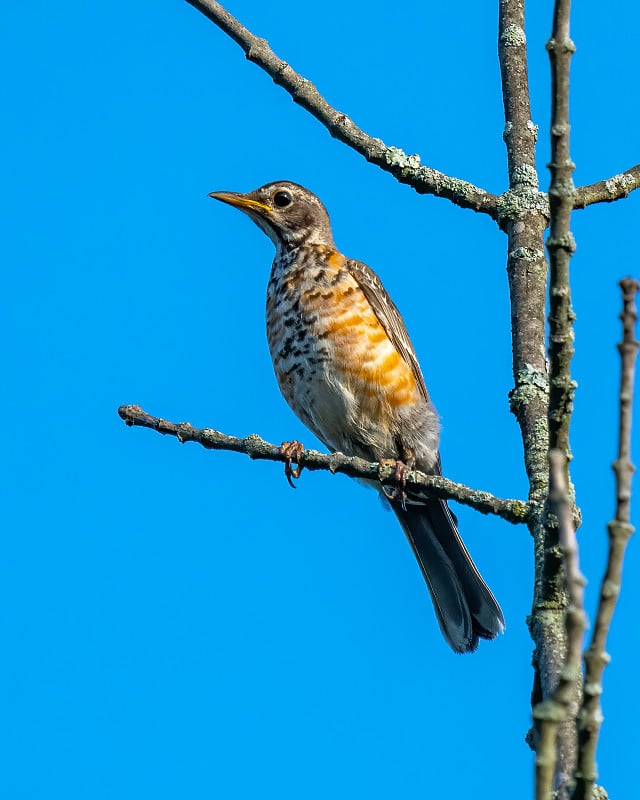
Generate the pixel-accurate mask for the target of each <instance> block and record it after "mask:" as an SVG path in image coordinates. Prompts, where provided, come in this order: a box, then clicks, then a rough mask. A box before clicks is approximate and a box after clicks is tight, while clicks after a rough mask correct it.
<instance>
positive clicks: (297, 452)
mask: <svg viewBox="0 0 640 800" xmlns="http://www.w3.org/2000/svg"><path fill="white" fill-rule="evenodd" d="M280 452H281V453H282V455H283V456H284V457H285V458H286V461H285V462H284V474H285V475H286V476H287V480H288V481H289V486H290V487H291V488H292V489H295V488H296V485H295V483H294V482H293V479H294V478H296V479H297V478H299V477H300V473H301V472H302V470H303V467H302V466H301V465H300V457H301V456H302V454H303V453H304V445H302V444H300V442H299V441H298V440H297V439H293V441H291V442H283V443H282V444H281V445H280ZM294 464H295V465H296V466H295V467H294V466H293V465H294Z"/></svg>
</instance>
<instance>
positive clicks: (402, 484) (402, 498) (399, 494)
mask: <svg viewBox="0 0 640 800" xmlns="http://www.w3.org/2000/svg"><path fill="white" fill-rule="evenodd" d="M380 467H393V470H394V476H393V477H394V478H395V480H396V481H397V486H387V487H386V489H387V491H385V495H386V496H387V498H388V499H389V500H395V501H396V502H399V503H400V505H401V507H402V510H403V511H406V510H407V492H406V487H407V475H408V474H409V470H410V469H411V466H410V465H408V464H405V462H404V461H401V460H400V459H399V458H386V459H384V460H382V461H381V462H380Z"/></svg>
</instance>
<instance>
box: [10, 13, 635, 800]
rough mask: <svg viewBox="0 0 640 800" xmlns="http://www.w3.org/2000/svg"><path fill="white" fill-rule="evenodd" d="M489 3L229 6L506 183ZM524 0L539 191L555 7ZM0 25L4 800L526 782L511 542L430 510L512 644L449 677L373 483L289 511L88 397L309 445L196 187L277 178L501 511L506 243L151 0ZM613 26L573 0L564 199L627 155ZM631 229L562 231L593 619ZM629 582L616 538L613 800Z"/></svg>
mask: <svg viewBox="0 0 640 800" xmlns="http://www.w3.org/2000/svg"><path fill="white" fill-rule="evenodd" d="M493 5H494V4H484V3H473V2H467V1H466V0H461V2H460V3H458V4H457V9H456V11H455V13H454V11H452V10H451V9H450V8H448V7H447V5H446V4H424V5H422V4H409V3H407V4H402V3H401V4H396V5H395V6H394V7H393V9H392V10H391V9H390V8H389V7H388V4H384V3H380V2H377V0H376V1H374V2H369V3H367V4H366V5H365V4H361V3H355V2H354V3H350V4H345V3H343V2H342V3H339V2H334V0H328V1H327V2H326V3H323V4H322V13H319V11H318V9H319V8H320V6H319V5H317V4H312V5H309V6H306V5H305V4H301V3H299V2H296V0H280V2H279V3H277V4H271V3H256V2H251V1H250V0H249V1H248V2H244V3H242V2H234V3H233V4H232V5H230V10H231V11H232V12H233V13H235V14H236V15H238V16H239V17H240V18H241V20H242V21H243V22H244V23H245V24H246V25H247V26H248V27H250V28H251V29H252V30H253V31H254V32H255V33H256V34H258V35H261V36H264V37H266V38H267V39H268V40H269V42H270V43H271V45H272V47H273V48H274V49H275V51H276V52H277V53H278V54H280V55H281V56H282V57H283V58H285V59H287V60H288V61H290V63H291V64H292V66H294V68H296V69H297V70H299V71H300V72H302V73H303V74H304V75H305V76H307V77H308V78H310V79H311V80H312V81H314V82H315V83H316V84H317V86H318V88H319V89H320V91H322V92H323V93H324V94H325V95H326V97H327V99H328V100H329V101H330V102H331V103H333V104H334V105H335V106H337V107H338V108H340V109H341V110H343V111H344V112H346V113H347V114H349V115H350V116H351V117H352V118H353V119H354V120H355V121H356V122H357V123H358V124H359V125H361V126H362V127H363V128H364V129H365V130H366V131H367V132H368V133H370V134H372V135H375V136H379V137H380V138H382V139H383V140H384V141H385V142H386V143H387V144H390V145H394V146H397V147H401V148H403V149H404V150H405V151H406V152H419V153H420V154H421V157H422V160H423V162H424V163H426V164H429V165H430V166H433V167H436V168H438V169H441V170H443V171H445V172H449V173H451V174H453V175H456V176H458V177H464V178H466V179H468V180H471V181H473V182H474V183H476V184H478V185H480V186H483V187H485V188H486V189H488V190H490V191H493V192H496V193H499V192H501V191H503V190H504V188H505V181H506V170H505V159H504V145H503V142H502V139H501V136H502V129H503V118H502V106H501V99H500V94H499V71H498V62H497V55H496V11H495V10H494V9H493ZM529 5H530V7H531V10H530V17H529V20H528V30H527V34H528V42H529V52H530V68H531V83H532V94H533V116H534V121H535V122H537V123H538V124H539V126H540V147H539V150H538V164H539V168H540V173H541V182H542V186H543V187H546V185H547V183H548V177H547V171H546V169H545V164H546V162H547V161H548V157H549V156H548V153H549V149H548V136H547V128H548V108H549V100H548V84H549V78H548V72H549V71H548V62H547V56H546V53H545V50H544V43H545V41H546V39H547V38H548V35H549V31H550V12H551V3H530V4H529ZM489 7H491V9H492V10H489ZM599 11H600V13H598V12H599ZM618 15H619V16H624V24H623V25H621V24H620V21H619V19H618V18H617V16H618ZM1 16H2V21H1V24H0V60H1V61H2V67H3V75H4V76H5V80H4V81H3V85H2V87H1V88H0V93H1V95H2V108H3V111H4V122H3V125H2V126H1V128H0V145H1V146H2V151H3V154H4V158H3V159H2V160H1V162H0V170H1V176H0V177H1V180H2V184H3V186H4V191H3V192H2V196H1V197H0V204H1V205H2V218H3V223H4V224H3V226H2V228H3V232H2V250H3V262H4V269H3V271H2V296H3V306H4V309H3V314H2V322H1V324H2V326H3V342H4V344H5V347H4V356H3V360H4V365H5V366H4V376H5V382H4V392H3V404H2V405H3V419H4V422H5V432H4V444H5V457H4V458H3V461H2V467H1V469H2V473H3V474H2V479H1V481H0V486H1V487H2V492H3V494H4V501H3V504H2V506H3V516H4V520H3V521H4V525H3V530H4V536H3V555H2V559H1V561H0V640H1V641H2V643H3V657H2V659H1V660H0V687H1V688H0V694H1V698H0V705H1V707H2V717H3V725H2V728H1V732H0V738H1V739H2V741H1V742H0V751H1V752H2V754H3V759H2V760H3V762H4V763H3V767H2V770H0V789H1V793H2V796H3V797H7V798H11V800H27V799H28V800H32V799H35V798H43V797H47V798H58V797H61V798H62V797H64V798H66V800H76V798H87V797H91V798H93V799H94V800H102V798H119V800H128V799H129V798H132V799H133V798H140V797H154V798H158V799H160V798H175V797H189V798H205V797H206V798H211V797H220V798H240V799H242V798H254V797H274V798H275V797H277V798H279V800H287V799H288V798H299V797H305V798H320V797H323V798H324V797H326V796H329V795H330V796H332V797H335V798H352V797H363V798H365V797H366V798H372V799H374V800H377V799H378V798H380V799H382V798H391V797H403V798H413V797H416V798H418V797H425V796H426V795H430V796H439V795H442V794H446V796H448V797H453V798H457V797H460V798H462V797H466V796H468V793H469V791H470V790H471V789H476V790H479V791H480V792H481V794H486V795H488V794H489V792H491V794H492V796H494V797H504V798H506V797H513V787H514V786H517V787H518V791H517V794H518V795H522V796H527V794H530V793H531V784H532V781H531V775H532V758H531V754H530V752H529V751H528V749H527V747H526V745H525V743H524V735H525V733H526V730H527V728H528V725H529V715H530V711H529V705H528V698H529V691H530V684H531V677H532V676H531V668H530V657H531V647H532V645H531V641H530V639H529V637H528V633H527V629H526V625H525V618H526V615H527V613H528V611H529V609H530V603H531V575H532V553H531V543H530V540H529V537H528V534H527V532H526V530H525V529H524V528H513V527H510V526H509V525H507V524H506V523H503V522H501V521H499V520H495V519H491V518H486V517H482V516H479V515H477V514H475V513H473V512H471V511H469V510H467V509H464V508H461V509H459V518H460V526H461V531H462V533H463V535H464V538H465V541H466V542H467V545H468V546H469V548H470V550H471V552H472V553H473V555H474V558H475V560H476V561H477V563H478V565H479V567H480V569H481V570H482V572H483V575H484V576H485V578H486V580H487V582H488V583H489V584H490V585H491V587H492V589H493V590H494V592H495V594H496V596H497V597H498V599H499V600H500V602H501V604H502V607H503V609H504V612H505V616H506V619H507V631H506V634H505V635H504V636H502V637H500V639H499V640H497V641H495V642H492V643H483V644H482V645H481V647H480V649H479V651H478V652H477V653H475V654H474V655H472V656H466V657H456V656H454V655H453V654H452V653H451V652H450V651H449V650H448V648H447V647H446V645H445V643H444V642H443V640H442V638H441V636H440V634H439V631H438V629H437V625H436V622H435V619H434V615H433V612H432V609H431V604H430V601H429V597H428V594H427V591H426V589H425V587H424V584H423V582H422V578H421V576H420V573H419V570H418V569H417V567H416V564H415V563H414V561H413V559H412V557H411V554H410V551H409V548H408V546H407V545H406V543H405V541H404V539H403V536H402V534H401V531H400V529H399V527H398V525H397V523H396V521H395V519H394V518H393V517H392V515H391V514H388V513H385V511H384V510H383V508H382V507H381V506H380V504H379V503H378V502H377V500H376V498H375V496H374V494H373V493H372V492H367V491H365V490H363V489H361V488H360V487H359V486H357V485H355V484H354V483H353V482H350V481H348V480H347V479H346V478H343V477H331V476H329V475H324V474H309V473H307V474H304V475H303V477H302V479H301V480H300V482H299V485H298V489H297V491H295V492H294V491H291V489H289V487H288V486H287V483H286V481H285V479H284V477H283V475H282V471H281V468H280V467H279V466H276V465H272V464H265V463H251V462H250V461H249V460H248V459H247V458H245V457H243V456H239V455H233V454H223V453H216V454H214V453H209V452H205V451H204V450H202V449H201V448H198V447H196V446H193V445H185V446H179V445H178V443H177V442H176V441H175V440H173V439H169V438H163V437H160V436H158V435H156V434H154V433H152V432H150V431H144V430H130V429H127V428H125V426H124V425H123V424H122V423H121V421H120V420H119V418H118V416H117V413H116V409H117V407H118V406H119V405H120V404H121V403H138V404H140V405H142V406H143V407H144V408H145V409H146V410H147V411H149V412H150V413H152V414H156V415H158V416H163V417H166V418H168V419H172V420H175V421H182V420H189V421H190V422H192V423H193V424H194V425H197V426H211V427H215V428H217V429H219V430H222V431H225V432H227V433H231V434H234V435H246V434H248V433H251V432H257V433H259V434H261V435H262V436H264V437H265V438H267V439H269V440H271V441H274V442H280V441H283V440H285V439H291V438H293V437H297V438H299V439H301V440H302V441H303V442H305V443H306V444H307V445H308V446H314V447H316V446H318V443H317V442H316V441H315V440H314V438H313V436H312V435H311V434H310V433H308V432H307V431H305V430H304V429H303V427H302V425H301V423H299V422H298V421H297V419H296V418H295V417H294V416H293V414H292V413H291V412H290V411H289V410H288V409H287V407H286V405H285V403H284V401H283V400H282V399H281V398H280V396H279V393H278V390H277V387H276V383H275V379H274V378H273V375H272V371H271V364H270V361H269V356H268V351H267V347H266V341H265V335H264V292H265V286H266V280H267V276H268V271H269V266H270V263H271V258H272V245H271V243H270V242H269V241H268V240H267V238H266V237H264V235H263V234H262V233H261V232H260V231H259V230H258V229H257V228H255V227H254V226H252V225H251V223H250V222H249V221H248V220H247V219H246V218H244V217H243V216H242V215H241V214H238V213H235V212H233V211H232V210H231V209H227V208H224V207H223V206H221V205H219V204H215V203H213V202H212V201H211V200H209V199H208V198H207V197H206V195H207V193H208V192H210V191H212V190H215V189H229V190H240V191H246V190H249V189H252V188H255V187H256V186H258V185H261V184H262V183H265V182H267V181H269V180H274V179H277V178H289V179H292V180H295V181H298V182H300V183H303V184H305V185H307V186H308V187H309V188H311V189H312V190H313V191H315V192H316V193H317V194H318V195H319V196H320V197H321V198H322V199H323V200H324V202H325V204H326V206H327V207H328V209H329V212H330V214H331V217H332V220H333V224H334V233H335V237H336V241H337V243H338V245H339V246H340V248H341V249H342V250H343V251H344V252H346V253H348V254H349V255H351V256H354V257H356V258H360V259H361V260H364V261H366V262H367V263H369V264H370V265H371V266H372V267H373V268H374V269H376V271H377V272H378V273H379V274H380V275H381V277H382V279H383V280H384V282H385V285H386V286H387V288H388V290H389V291H390V293H391V294H392V296H393V298H394V300H395V301H396V303H397V305H398V306H399V307H400V309H401V310H402V312H403V314H404V316H405V319H406V322H407V325H408V328H409V330H410V332H411V335H412V338H413V341H414V344H415V347H416V349H417V352H418V355H419V357H420V360H421V363H422V367H423V371H424V373H425V378H426V381H427V384H428V386H429V388H430V391H431V394H432V396H433V398H434V401H435V403H436V405H437V407H438V409H439V412H440V414H441V416H442V420H443V436H442V456H443V463H444V468H445V473H446V474H447V475H448V476H449V477H451V478H453V479H455V480H458V481H461V482H464V483H467V484H469V485H472V486H476V487H479V488H483V489H487V490H490V491H493V492H495V493H496V494H498V495H500V496H504V497H524V496H525V494H526V486H525V480H524V470H523V467H522V458H521V449H520V444H519V434H518V430H517V426H516V424H515V420H514V418H513V417H512V416H511V415H510V413H509V409H508V402H507V393H508V391H509V389H510V388H511V385H512V378H511V362H510V354H511V345H510V338H509V332H508V322H509V308H508V294H507V282H506V274H505V244H506V242H505V238H504V236H503V234H501V233H500V232H499V231H497V229H496V227H495V225H494V224H493V223H492V222H491V221H490V220H489V219H488V218H485V217H483V216H480V215H474V214H473V213H471V212H468V211H461V210H459V209H457V208H455V207H453V206H452V205H450V204H449V203H448V202H446V201H444V200H439V199H437V198H431V197H419V196H418V195H416V194H415V193H414V192H413V191H412V190H410V189H408V188H407V187H403V186H400V185H398V184H396V183H395V181H394V180H393V178H391V177H390V176H389V175H386V174H383V173H382V172H380V171H379V170H378V169H377V168H375V167H372V166H369V165H367V164H366V162H365V161H364V160H363V159H362V158H361V157H360V156H358V155H356V154H354V153H352V152H351V151H349V150H348V149H347V148H346V147H344V146H343V145H341V144H340V143H338V142H336V141H334V140H332V139H331V138H330V137H329V135H328V134H327V132H326V131H325V130H324V129H323V128H321V127H320V125H319V124H318V123H316V122H315V121H314V120H313V119H311V118H310V117H309V116H308V115H307V114H306V113H305V112H303V111H302V110H301V109H300V108H298V107H297V106H296V105H294V104H293V103H292V102H291V100H290V98H289V97H288V96H287V95H286V94H285V93H284V92H283V91H282V90H280V89H279V88H277V87H276V86H274V85H273V83H272V82H271V80H270V79H269V78H268V77H267V76H266V75H264V74H263V73H261V72H260V71H259V70H258V69H257V68H256V67H255V66H253V65H251V64H249V63H248V62H246V61H245V60H244V58H243V56H242V53H241V51H240V50H239V49H238V48H237V46H236V45H234V44H233V43H232V42H231V41H230V40H229V39H227V38H226V37H225V36H224V35H223V34H222V33H221V32H220V31H218V30H217V28H215V27H214V26H213V25H212V24H211V23H210V22H208V21H207V20H206V19H205V18H204V17H202V16H201V15H200V14H198V13H197V12H196V11H195V10H194V9H193V8H191V7H190V6H188V5H187V4H186V3H183V2H180V0H160V1H156V2H139V3H125V2H122V1H121V0H114V1H113V2H111V3H103V4H93V3H86V2H79V1H76V2H73V0H67V2H65V3H62V4H52V3H45V2H41V1H39V0H34V2H31V3H28V4H27V3H23V4H15V3H14V4H5V7H4V8H3V10H2V14H1ZM639 23H640V12H639V11H638V9H637V7H636V6H635V5H634V4H632V3H627V4H625V5H624V9H621V10H619V11H618V12H617V14H614V13H612V14H610V15H603V14H602V13H601V4H599V3H594V2H587V3H582V4H576V9H575V12H574V22H573V27H572V33H573V37H574V39H575V41H576V44H577V47H578V53H577V55H576V57H575V59H574V62H573V71H572V79H573V95H572V123H573V131H572V155H573V158H574V160H575V162H576V163H577V170H576V173H575V179H576V183H578V184H583V183H589V182H591V181H595V180H599V179H601V178H605V177H609V176H611V175H613V174H615V173H617V172H620V171H622V170H623V169H625V168H626V167H629V166H632V165H633V164H635V163H637V162H638V160H639V159H638V136H637V130H638V125H639V124H640V111H639V106H638V103H637V102H636V101H635V98H636V94H637V88H636V87H637V83H638V65H637V52H638V48H639V46H640V40H639V34H638V31H639V30H640V25H639ZM639 211H640V192H638V193H636V195H635V196H631V197H630V198H629V199H628V200H626V201H625V202H623V203H618V204H616V205H609V206H605V205H603V206H598V207H592V208H591V209H588V210H585V211H581V212H578V213H576V214H575V217H574V222H573V230H574V233H575V236H576V239H577V242H578V251H577V253H576V256H575V258H574V261H573V264H572V270H573V275H574V279H575V280H574V305H575V310H576V313H577V317H578V318H577V323H576V339H577V354H576V357H575V360H574V373H575V378H576V379H577V381H578V382H579V390H578V393H577V397H576V413H575V417H574V424H573V429H572V437H573V446H574V451H575V462H574V467H573V474H574V478H575V480H576V487H577V493H578V499H579V502H580V504H581V506H582V510H583V514H584V525H583V527H582V529H581V532H580V542H581V545H582V550H581V558H582V566H583V571H584V572H585V573H586V575H587V577H588V579H589V586H588V602H589V608H590V610H592V609H593V606H594V602H595V597H596V587H597V582H598V580H599V576H600V574H601V570H602V560H603V555H604V553H605V548H606V538H605V523H606V521H607V520H608V519H609V518H610V517H611V515H612V512H613V480H612V475H611V471H610V466H609V465H610V463H611V461H612V460H613V458H614V455H615V442H614V436H615V429H616V420H615V413H616V392H617V380H618V361H617V354H616V351H615V342H616V341H618V339H619V335H620V332H619V323H618V319H617V314H618V309H619V300H618V290H617V287H616V283H617V280H618V279H619V278H620V277H622V276H624V275H626V274H629V273H632V274H635V276H636V277H639V276H640V266H639V264H638V258H637V231H638V214H639ZM637 450H638V448H637V442H636V458H638V454H637ZM639 570H640V562H639V552H638V542H637V541H633V540H632V542H631V545H630V549H629V555H628V559H627V563H626V582H625V585H624V587H623V593H622V598H621V600H620V605H619V609H618V614H617V617H616V620H615V624H614V630H613V632H612V634H611V638H610V646H609V650H610V652H611V654H612V657H613V661H612V664H611V666H610V667H609V668H608V669H607V672H606V675H605V681H606V685H605V694H604V713H605V717H606V721H605V725H604V728H603V733H602V742H601V748H600V755H599V765H600V770H601V776H602V780H603V782H604V784H605V785H606V786H607V788H608V789H609V791H610V794H611V796H612V797H620V798H623V797H630V796H631V795H632V789H631V787H632V786H633V785H634V784H633V783H632V775H633V770H632V766H631V765H632V764H633V763H635V758H636V756H637V748H638V734H637V726H635V724H634V723H635V717H636V716H637V709H638V708H639V707H640V696H639V689H638V681H637V658H638V655H639V652H638V644H637V636H636V635H635V633H633V634H631V635H630V633H629V631H630V630H633V631H635V627H634V626H635V625H636V624H637V619H636V614H637V611H636V610H637V608H638V605H639V603H640V581H639V580H637V579H634V576H637V575H638V572H639ZM634 709H635V711H634Z"/></svg>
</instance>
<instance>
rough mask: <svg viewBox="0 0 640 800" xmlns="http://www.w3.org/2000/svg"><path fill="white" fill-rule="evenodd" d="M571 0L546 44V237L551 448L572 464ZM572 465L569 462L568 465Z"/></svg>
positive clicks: (562, 0)
mask: <svg viewBox="0 0 640 800" xmlns="http://www.w3.org/2000/svg"><path fill="white" fill-rule="evenodd" d="M570 7H571V3H570V0H556V3H555V8H554V15H553V32H552V35H551V39H549V41H548V42H547V50H548V52H549V59H550V61H551V161H550V163H549V169H550V171H551V185H550V187H549V208H550V212H551V220H550V226H549V227H550V233H549V238H548V239H547V249H548V251H549V265H550V272H551V274H550V286H549V373H550V379H549V447H550V448H552V449H555V448H557V449H559V450H561V451H562V452H563V453H564V455H565V457H566V459H567V465H568V461H569V460H570V458H571V453H570V450H569V424H570V422H571V412H572V411H573V396H574V391H575V383H574V382H573V381H572V380H571V358H572V356H573V353H574V350H573V338H574V337H573V321H574V319H575V314H574V313H573V309H572V308H571V288H570V284H569V262H570V260H571V256H572V255H573V253H574V251H575V248H576V246H575V241H574V239H573V234H572V233H571V228H570V224H571V212H572V210H573V204H574V198H575V188H574V186H573V180H572V177H571V176H572V174H573V170H574V169H575V164H574V163H573V162H572V161H571V157H570V154H569V130H570V126H569V69H570V63H571V56H572V55H573V53H574V52H575V45H574V43H573V42H572V41H571V39H570V38H569V14H570ZM567 469H568V466H567Z"/></svg>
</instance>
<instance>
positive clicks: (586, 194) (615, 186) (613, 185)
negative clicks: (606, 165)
mask: <svg viewBox="0 0 640 800" xmlns="http://www.w3.org/2000/svg"><path fill="white" fill-rule="evenodd" d="M638 188H640V164H636V165H635V167H631V169H628V170H627V171H626V172H621V173H620V174H619V175H614V176H613V177H612V178H608V179H607V180H606V181H598V182H597V183H590V184H588V185H587V186H580V187H579V188H578V189H576V194H575V200H574V203H573V207H574V208H586V207H587V206H590V205H592V204H593V203H612V202H613V201H614V200H620V199H622V198H623V197H628V196H629V194H630V193H631V192H632V191H633V190H634V189H638Z"/></svg>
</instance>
